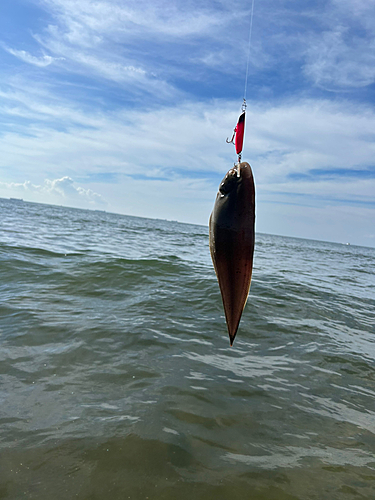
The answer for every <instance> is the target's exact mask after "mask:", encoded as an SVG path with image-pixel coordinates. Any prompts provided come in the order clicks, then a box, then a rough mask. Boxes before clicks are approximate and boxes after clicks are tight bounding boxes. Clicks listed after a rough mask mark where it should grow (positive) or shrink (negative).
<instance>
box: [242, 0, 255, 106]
mask: <svg viewBox="0 0 375 500" xmlns="http://www.w3.org/2000/svg"><path fill="white" fill-rule="evenodd" d="M253 17H254V0H253V1H252V4H251V14H250V27H249V42H248V46H247V63H246V78H245V90H244V94H243V100H244V104H245V106H246V91H247V77H248V75H249V61H250V52H251V35H252V32H253Z"/></svg>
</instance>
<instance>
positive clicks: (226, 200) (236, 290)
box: [209, 162, 255, 345]
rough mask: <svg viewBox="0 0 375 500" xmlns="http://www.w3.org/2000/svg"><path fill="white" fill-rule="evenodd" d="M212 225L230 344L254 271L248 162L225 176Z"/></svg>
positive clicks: (213, 253)
mask: <svg viewBox="0 0 375 500" xmlns="http://www.w3.org/2000/svg"><path fill="white" fill-rule="evenodd" d="M238 167H239V174H240V175H239V176H238V171H237V168H238ZM209 226H210V251H211V257H212V261H213V263H214V267H215V271H216V276H217V279H218V282H219V286H220V291H221V296H222V299H223V305H224V311H225V318H226V320H227V326H228V333H229V338H230V345H233V341H234V338H235V336H236V333H237V329H238V325H239V323H240V319H241V315H242V311H243V309H244V307H245V304H246V300H247V296H248V294H249V289H250V282H251V274H252V271H253V255H254V241H255V229H254V226H255V186H254V179H253V173H252V171H251V167H250V165H249V164H248V163H246V162H242V163H240V164H239V165H236V166H235V168H232V169H230V170H229V172H228V173H227V174H226V176H225V177H224V179H223V181H222V182H221V184H220V186H219V192H218V193H217V196H216V201H215V205H214V208H213V210H212V214H211V216H210V223H209Z"/></svg>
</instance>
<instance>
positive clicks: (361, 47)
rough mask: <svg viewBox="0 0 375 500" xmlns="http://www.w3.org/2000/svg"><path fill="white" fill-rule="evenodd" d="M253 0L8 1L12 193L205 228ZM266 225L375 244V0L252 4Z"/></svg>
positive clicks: (252, 101)
mask: <svg viewBox="0 0 375 500" xmlns="http://www.w3.org/2000/svg"><path fill="white" fill-rule="evenodd" d="M251 7H252V0H249V1H247V0H241V1H237V0H231V1H227V0H226V1H222V0H207V1H205V2H202V1H197V0H175V1H173V2H172V1H171V0H169V1H160V0H137V1H133V0H12V1H3V2H1V3H0V73H1V74H0V76H1V77H0V197H5V198H9V197H19V198H23V199H24V200H28V201H38V202H44V203H53V204H62V205H67V206H75V207H82V208H93V209H103V210H107V211H112V212H119V213H124V214H131V215H140V216H146V217H156V218H167V219H175V220H179V221H183V222H193V223H199V224H207V221H208V217H209V214H210V212H211V209H212V206H213V203H214V199H215V196H216V192H217V188H218V185H219V183H220V181H221V179H222V177H223V176H224V175H225V173H226V171H227V170H228V169H229V168H230V167H231V166H232V165H233V162H234V161H235V160H236V156H235V154H234V149H233V146H231V145H228V144H226V142H225V139H226V138H227V137H228V136H230V135H231V133H232V131H233V127H234V125H235V123H236V120H237V117H238V114H239V111H240V108H241V103H242V98H243V94H244V87H245V74H246V64H247V49H248V34H249V21H250V12H251ZM246 97H247V103H248V108H247V127H246V140H245V147H244V155H243V158H244V160H246V161H248V162H249V163H250V164H251V165H252V167H253V171H254V176H255V181H256V188H257V222H256V229H257V231H259V232H263V233H273V234H282V235H287V236H298V237H304V238H313V239H320V240H329V241H337V242H350V243H352V244H361V245H367V246H375V111H374V105H373V104H374V101H375V2H374V1H372V0H322V1H321V0H316V1H314V2H311V1H309V0H306V1H304V2H301V1H300V0H262V1H260V0H255V3H254V17H253V31H252V44H251V51H250V59H249V77H248V86H247V94H246Z"/></svg>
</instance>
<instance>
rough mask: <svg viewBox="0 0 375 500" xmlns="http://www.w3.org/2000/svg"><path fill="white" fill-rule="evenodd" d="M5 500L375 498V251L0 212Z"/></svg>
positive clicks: (9, 205)
mask: <svg viewBox="0 0 375 500" xmlns="http://www.w3.org/2000/svg"><path fill="white" fill-rule="evenodd" d="M0 215H1V217H0V499H6V500H10V499H20V498H27V499H38V500H47V499H48V500H51V499H54V500H59V499H73V498H78V499H82V500H83V499H85V500H101V499H103V500H104V499H108V498H110V499H111V500H117V499H136V500H138V499H139V500H140V499H150V500H151V499H154V500H162V499H163V500H164V499H165V500H175V499H177V500H185V499H186V500H187V499H189V500H190V499H191V498H194V499H197V500H200V499H201V500H211V499H212V500H237V499H241V500H242V499H251V500H261V499H262V500H296V499H298V500H308V499H309V500H310V499H316V500H335V499H337V500H349V499H350V500H351V499H353V500H354V499H369V500H371V499H373V498H375V271H374V269H375V249H371V248H363V247H357V246H347V245H339V244H332V243H324V242H317V241H309V240H302V239H293V238H284V237H280V236H270V235H265V234H257V235H256V248H255V257H254V271H253V281H252V286H251V291H250V296H249V299H248V303H247V305H246V308H245V311H244V314H243V317H242V321H241V324H240V328H239V331H238V334H237V337H236V340H235V343H234V346H233V347H232V348H230V347H229V338H228V335H227V332H226V325H225V319H224V313H223V309H222V304H221V297H220V292H219V287H218V284H217V281H216V277H215V273H214V270H213V267H212V263H211V259H210V255H209V248H208V228H207V227H203V226H195V225H187V224H179V223H177V222H168V221H160V220H151V219H143V218H136V217H126V216H121V215H116V214H109V213H105V212H95V211H85V210H76V209H69V208H63V207H55V206H47V205H40V204H31V203H24V202H19V201H10V200H0Z"/></svg>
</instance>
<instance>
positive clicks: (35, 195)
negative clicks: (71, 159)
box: [0, 176, 107, 208]
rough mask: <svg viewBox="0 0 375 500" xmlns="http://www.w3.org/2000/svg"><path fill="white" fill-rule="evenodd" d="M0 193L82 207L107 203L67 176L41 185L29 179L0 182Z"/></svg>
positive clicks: (45, 181)
mask: <svg viewBox="0 0 375 500" xmlns="http://www.w3.org/2000/svg"><path fill="white" fill-rule="evenodd" d="M0 193H1V194H2V196H3V197H5V196H7V197H8V196H11V197H12V196H16V197H21V198H25V199H26V200H27V201H42V202H47V203H56V204H63V205H68V206H69V205H73V206H78V207H82V208H90V207H91V208H94V207H96V206H100V207H103V206H106V205H107V202H106V201H105V199H104V198H103V196H101V195H100V194H98V193H95V192H94V191H92V190H91V189H85V188H82V187H81V186H77V185H76V184H75V182H74V181H73V179H71V178H70V177H68V176H65V177H62V178H61V179H55V180H49V179H45V180H44V183H43V184H41V185H36V184H33V183H32V182H31V181H25V182H23V183H16V182H9V183H5V182H0Z"/></svg>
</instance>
